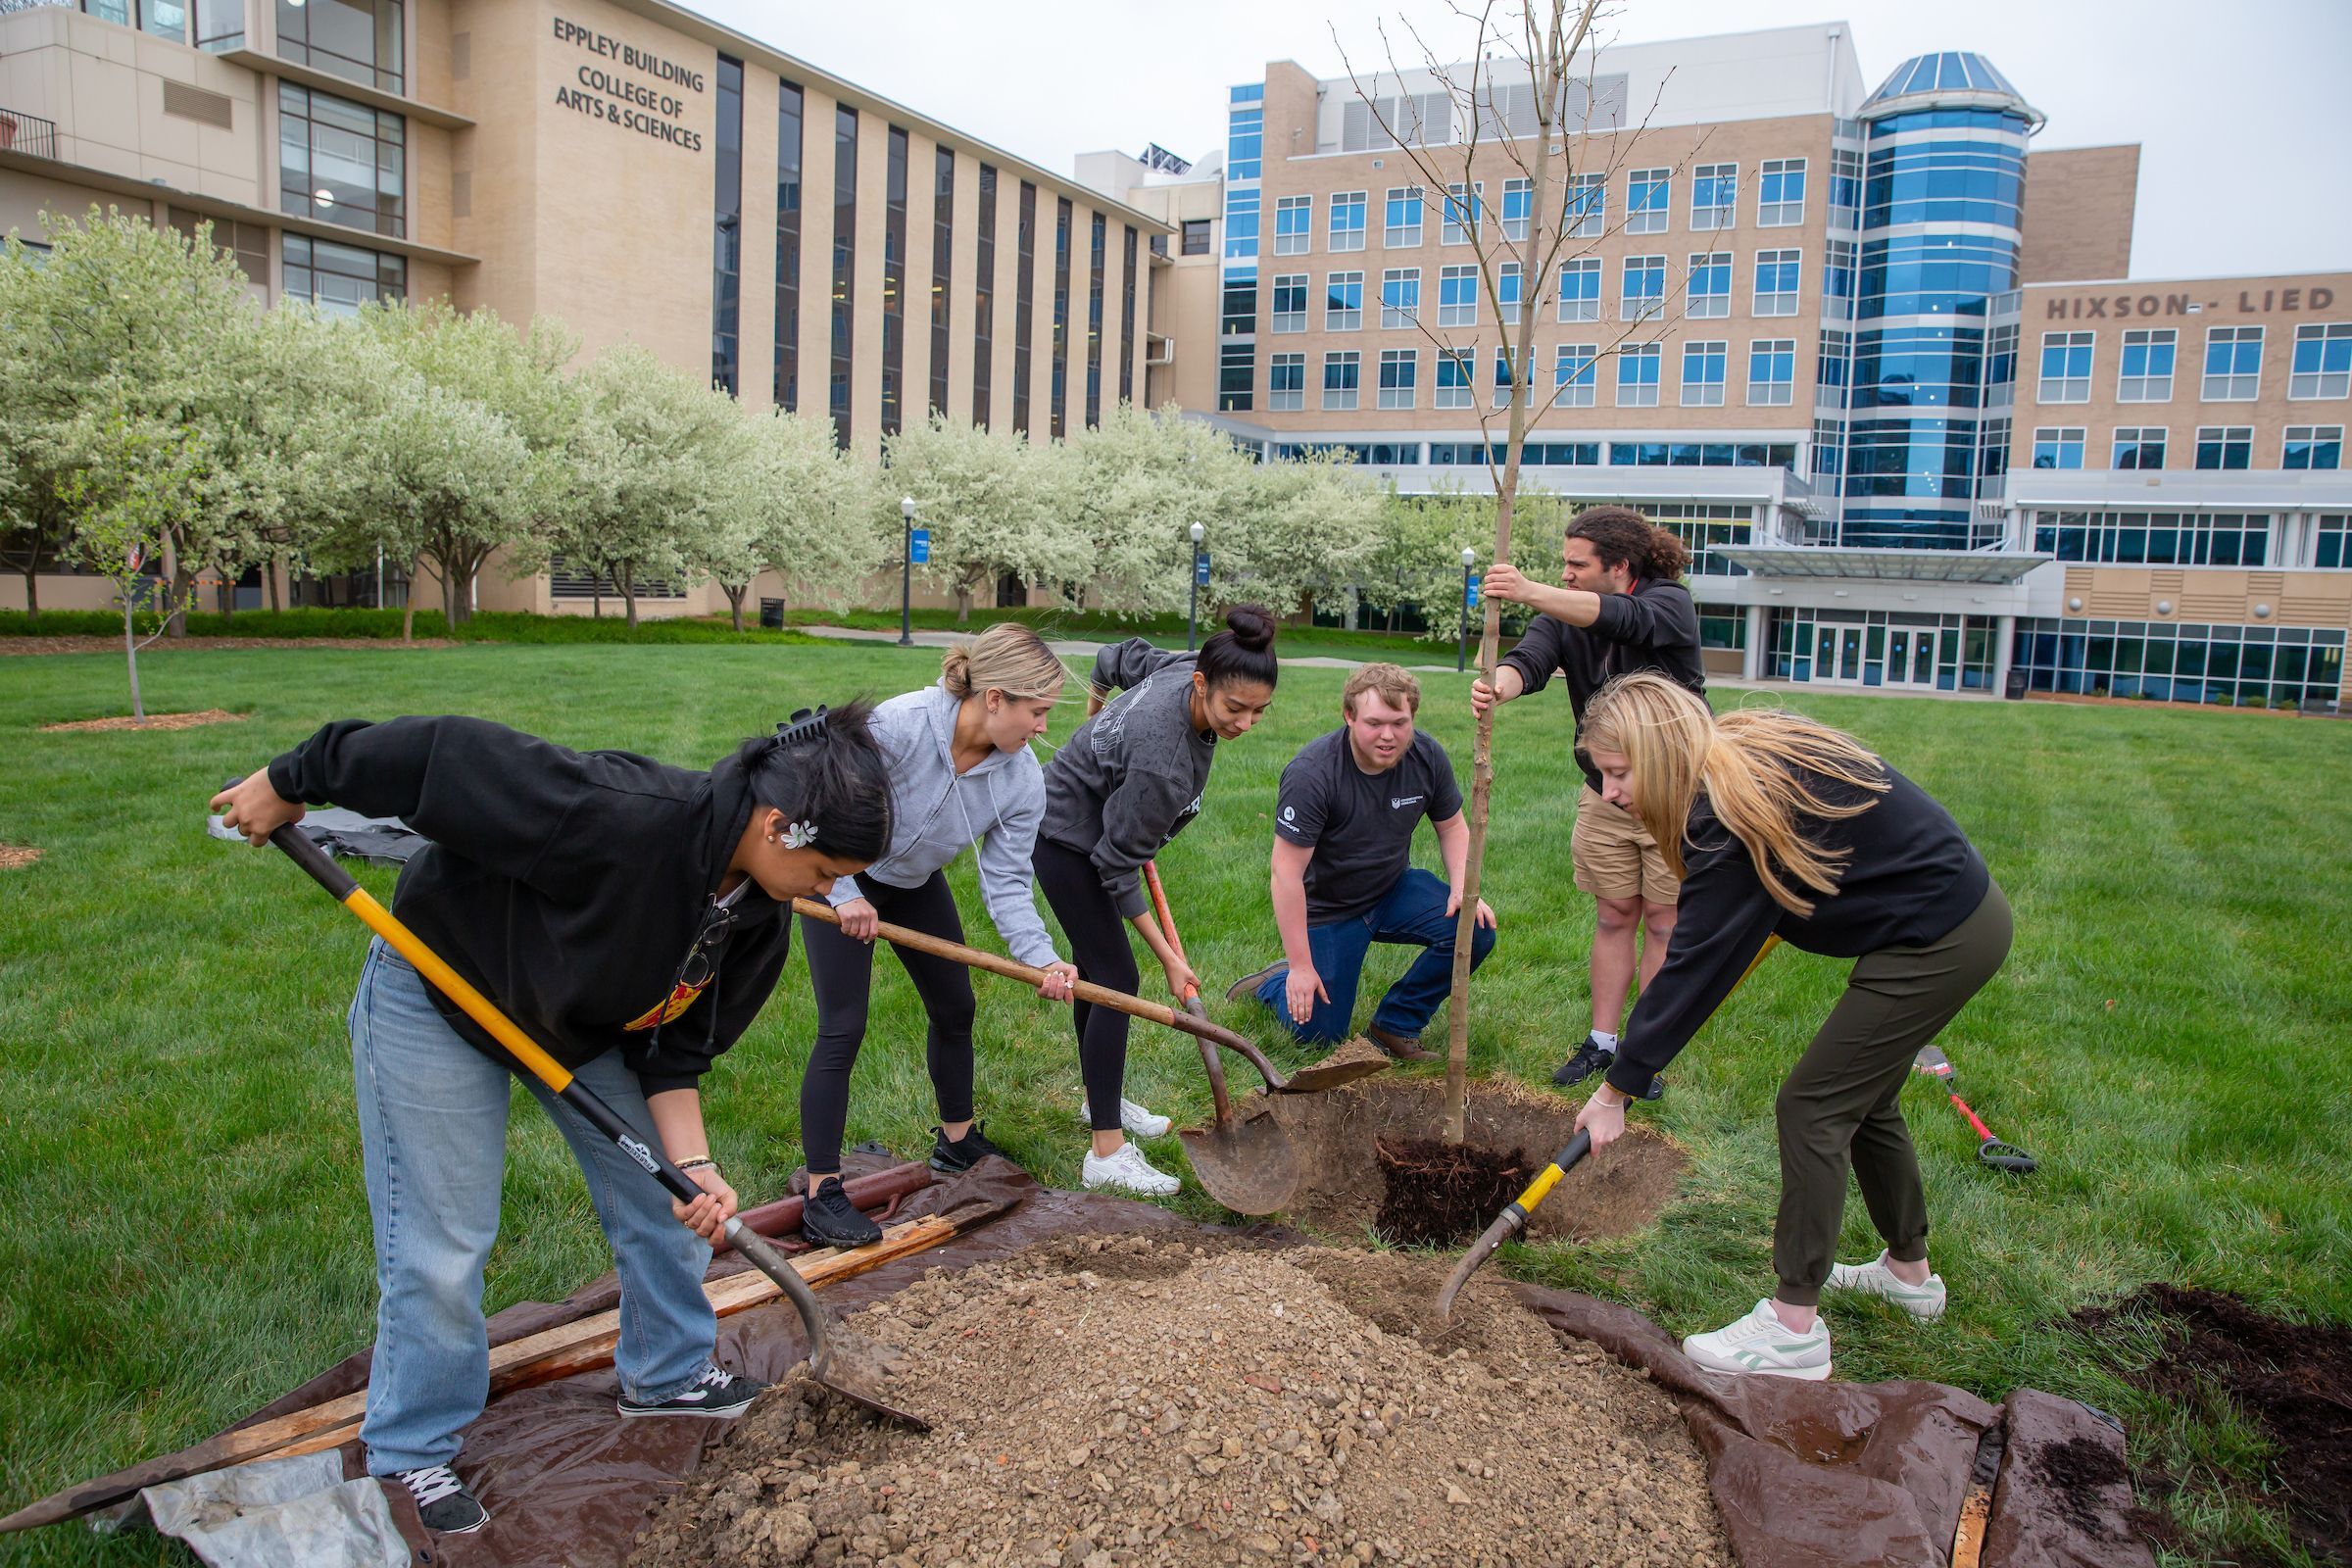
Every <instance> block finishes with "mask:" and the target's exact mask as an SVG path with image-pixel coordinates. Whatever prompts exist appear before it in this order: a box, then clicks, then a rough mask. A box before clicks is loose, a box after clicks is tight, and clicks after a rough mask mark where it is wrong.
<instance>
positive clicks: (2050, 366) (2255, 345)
mask: <svg viewBox="0 0 2352 1568" xmlns="http://www.w3.org/2000/svg"><path fill="white" fill-rule="evenodd" d="M2266 331H2267V328H2265V327H2261V326H2212V327H2207V328H2206V329H2205V366H2204V375H2203V378H2202V380H2201V381H2200V382H2199V385H2198V394H2197V395H2198V398H2199V400H2200V401H2202V402H2206V403H2251V402H2253V401H2254V400H2255V399H2257V398H2259V397H2260V396H2261V395H2262V350H2263V339H2264V334H2265V332H2266ZM2097 336H2098V335H2097V334H2096V333H2095V332H2044V333H2042V334H2041V386H2040V392H2039V396H2040V401H2042V402H2044V403H2088V402H2089V401H2090V385H2091V379H2092V376H2091V357H2092V353H2093V350H2094V348H2095V346H2096V343H2097ZM2179 347H2180V334H2179V333H2178V332H2176V331H2175V330H2174V329H2173V328H2171V327H2169V326H2167V327H2133V328H2131V329H2130V330H2128V331H2126V332H2125V333H2124V341H2123V357H2122V359H2121V361H2120V362H2119V363H2118V365H2117V367H2116V383H2115V400H2116V401H2117V402H2118V403H2169V402H2171V401H2172V397H2173V367H2174V362H2175V359H2176V357H2177V355H2178V352H2179ZM2286 395H2287V396H2288V397H2290V398H2295V399H2317V398H2341V397H2346V396H2352V321H2314V322H2308V323H2306V324H2303V325H2300V326H2297V327H2296V328H2295V341H2294V351H2293V355H2292V358H2291V361H2290V363H2289V366H2288V369H2287V381H2286Z"/></svg>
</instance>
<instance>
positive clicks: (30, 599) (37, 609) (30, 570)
mask: <svg viewBox="0 0 2352 1568" xmlns="http://www.w3.org/2000/svg"><path fill="white" fill-rule="evenodd" d="M40 623H41V545H40V540H39V539H38V537H35V539H34V540H33V543H32V548H31V549H30V550H29V551H28V552H27V553H26V555H25V624H26V625H28V626H38V625H39V624H40Z"/></svg>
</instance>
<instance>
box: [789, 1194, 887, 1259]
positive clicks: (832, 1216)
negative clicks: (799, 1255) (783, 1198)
mask: <svg viewBox="0 0 2352 1568" xmlns="http://www.w3.org/2000/svg"><path fill="white" fill-rule="evenodd" d="M801 1235H802V1236H803V1238H805V1239H806V1240H807V1241H808V1242H809V1245H810V1246H812V1247H871V1246H873V1245H874V1244H875V1243H876V1242H878V1241H880V1240H881V1239H882V1227H881V1226H879V1225H877V1224H875V1223H874V1222H873V1221H872V1220H870V1219H867V1218H866V1217H865V1216H864V1215H863V1214H860V1213H859V1212H858V1205H857V1204H856V1203H853V1202H851V1201H850V1195H849V1194H847V1193H845V1192H843V1191H842V1190H841V1183H839V1182H837V1181H836V1182H827V1183H825V1184H824V1185H823V1186H822V1187H819V1188H817V1189H815V1190H814V1191H813V1192H811V1193H809V1198H808V1201H806V1202H804V1203H803V1204H802V1205H801Z"/></svg>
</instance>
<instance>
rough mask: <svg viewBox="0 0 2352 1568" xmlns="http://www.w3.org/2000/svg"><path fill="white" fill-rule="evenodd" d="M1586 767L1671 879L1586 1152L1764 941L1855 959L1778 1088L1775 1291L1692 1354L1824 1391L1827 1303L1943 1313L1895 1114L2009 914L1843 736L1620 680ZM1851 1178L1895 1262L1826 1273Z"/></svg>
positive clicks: (1972, 990) (1962, 848)
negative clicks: (1664, 914)
mask: <svg viewBox="0 0 2352 1568" xmlns="http://www.w3.org/2000/svg"><path fill="white" fill-rule="evenodd" d="M1585 749H1586V751H1587V752H1588V753H1589V754H1590V755H1591V756H1592V759H1593V765H1594V766H1596V767H1597V768H1598V769H1599V770H1600V775H1601V784H1602V794H1603V796H1604V797H1605V798H1606V799H1607V800H1608V801H1609V802H1610V803H1611V804H1612V805H1616V806H1619V807H1621V808H1623V809H1627V810H1630V811H1632V812H1633V813H1634V814H1635V815H1636V816H1638V817H1640V818H1641V819H1642V824H1643V826H1645V827H1646V828H1647V829H1648V830H1649V832H1650V833H1651V835H1652V836H1653V837H1655V838H1656V840H1657V843H1658V848H1659V849H1660V851H1661V852H1663V853H1664V854H1665V856H1666V857H1667V858H1668V860H1669V861H1671V862H1672V863H1673V865H1674V868H1675V870H1676V871H1677V873H1678V874H1680V875H1681V877H1682V879H1683V883H1682V900H1681V905H1680V909H1681V913H1680V916H1679V918H1678V919H1677V920H1676V922H1675V927H1674V937H1673V940H1672V941H1671V943H1670V944H1669V945H1668V947H1667V951H1666V962H1665V966H1664V967H1663V968H1661V969H1660V970H1659V971H1658V974H1657V978H1656V979H1655V980H1653V981H1651V982H1650V984H1648V985H1647V986H1645V987H1643V988H1642V997H1641V1000H1640V1001H1639V1002H1637V1003H1636V1004H1635V1005H1634V1011H1633V1016H1632V1018H1631V1019H1630V1020H1629V1021H1628V1024H1627V1028H1626V1038H1625V1044H1624V1045H1623V1046H1622V1047H1621V1048H1620V1049H1619V1051H1618V1054H1617V1058H1616V1060H1615V1061H1614V1062H1613V1063H1612V1064H1611V1066H1610V1068H1609V1071H1608V1075H1607V1077H1606V1079H1605V1080H1604V1081H1603V1082H1602V1084H1601V1087H1600V1088H1598V1089H1596V1090H1595V1091H1593V1098H1592V1099H1591V1100H1589V1101H1587V1102H1586V1103H1585V1107H1584V1109H1583V1110H1582V1111H1581V1112H1580V1113H1579V1114H1578V1116H1577V1119H1576V1124H1577V1126H1578V1127H1579V1128H1581V1129H1584V1130H1587V1131H1589V1132H1591V1133H1592V1135H1593V1147H1594V1148H1595V1149H1598V1148H1600V1147H1602V1146H1603V1145H1606V1144H1608V1143H1610V1142H1612V1141H1614V1140H1615V1139H1616V1138H1617V1137H1618V1136H1619V1135H1620V1134H1622V1133H1623V1132H1624V1131H1625V1110H1626V1106H1627V1105H1628V1104H1629V1103H1631V1101H1632V1100H1633V1099H1634V1098H1636V1097H1638V1096H1639V1095H1640V1094H1641V1093H1642V1090H1643V1089H1645V1088H1646V1087H1647V1086H1648V1085H1649V1083H1650V1081H1651V1078H1652V1077H1653V1075H1655V1074H1656V1073H1657V1072H1658V1071H1659V1070H1660V1069H1662V1068H1663V1067H1664V1066H1665V1065H1666V1063H1667V1062H1668V1061H1670V1060H1672V1059H1673V1057H1674V1055H1675V1054H1676V1053H1677V1052H1679V1051H1681V1050H1682V1049H1683V1047H1684V1046H1685V1045H1686V1044H1687V1043H1688V1042H1689V1041H1690V1039H1691V1036H1692V1035H1694V1034H1696V1033H1697V1032H1698V1028H1699V1025H1701V1024H1702V1023H1704V1022H1705V1021H1706V1019H1707V1016H1708V1015H1709V1014H1710V1013H1712V1012H1713V1011H1714V1010H1715V1008H1716V1006H1717V1005H1719V1004H1720V1003H1722V1001H1723V1000H1724V998H1726V997H1727V996H1729V995H1730V994H1731V991H1732V988H1733V987H1734V986H1735V985H1737V984H1739V982H1740V976H1741V975H1742V974H1744V973H1745V972H1746V970H1747V966H1748V964H1749V963H1750V962H1752V961H1753V960H1754V958H1755V956H1756V955H1757V954H1758V953H1760V952H1761V951H1762V950H1763V947H1764V943H1765V941H1766V940H1767V939H1768V938H1770V937H1773V936H1776V935H1777V936H1778V937H1779V938H1780V939H1781V940H1782V941H1784V942H1786V943H1788V944H1789V946H1790V947H1794V948H1801V949H1803V950H1804V951H1806V952H1808V953H1819V954H1825V955H1828V956H1834V957H1841V958H1852V959H1854V960H1856V961H1855V963H1854V968H1853V972H1852V973H1851V974H1850V975H1849V976H1848V977H1847V979H1846V989H1845V994H1844V996H1842V997H1841V998H1839V999H1838V1005H1836V1006H1835V1007H1834V1008H1832V1009H1831V1012H1830V1016H1829V1017H1828V1019H1827V1020H1825V1021H1824V1022H1823V1024H1822V1026H1821V1029H1820V1031H1819V1032H1818V1033H1817V1034H1816V1035H1815V1036H1814V1037H1813V1041H1812V1043H1811V1044H1810V1045H1808V1046H1807V1047H1806V1048H1805V1051H1804V1054H1802V1055H1801V1056H1799V1057H1798V1058H1797V1061H1796V1064H1795V1066H1794V1067H1792V1068H1791V1069H1790V1070H1789V1077H1788V1079H1787V1081H1786V1082H1784V1083H1783V1084H1782V1085H1781V1091H1780V1095H1779V1097H1778V1099H1777V1101H1776V1103H1775V1113H1776V1119H1777V1121H1778V1125H1779V1132H1780V1146H1781V1206H1780V1216H1779V1219H1778V1220H1777V1221H1776V1222H1775V1224H1774V1227H1773V1248H1772V1250H1773V1267H1774V1270H1775V1271H1776V1272H1777V1273H1778V1274H1779V1276H1780V1287H1779V1289H1778V1290H1777V1291H1776V1292H1775V1293H1774V1295H1773V1296H1771V1297H1769V1298H1767V1299H1763V1300H1760V1301H1758V1302H1757V1303H1756V1305H1755V1309H1754V1310H1753V1311H1751V1312H1749V1313H1748V1314H1746V1315H1745V1316H1743V1317H1741V1318H1740V1319H1738V1320H1737V1321H1735V1322H1733V1323H1731V1324H1730V1325H1728V1326H1726V1327H1725V1328H1723V1329H1720V1330H1718V1331H1716V1332H1715V1333H1712V1334H1694V1335H1691V1337H1690V1338H1688V1339H1686V1340H1685V1341H1684V1342H1683V1352H1684V1353H1685V1354H1686V1355H1689V1356H1690V1357H1691V1359H1692V1360H1694V1361H1696V1362H1697V1363H1698V1364H1699V1365H1701V1366H1703V1367H1707V1368H1710V1369H1712V1370H1714V1371H1719V1372H1765V1373H1773V1374H1777V1375H1779V1376H1783V1377H1796V1378H1808V1379H1820V1378H1826V1377H1828V1376H1829V1375H1830V1333H1829V1327H1828V1325H1827V1324H1825V1323H1823V1322H1822V1321H1821V1319H1820V1314H1819V1312H1818V1311H1817V1303H1818V1302H1819V1300H1820V1297H1821V1292H1822V1290H1823V1288H1824V1287H1825V1286H1827V1287H1828V1288H1830V1289H1833V1290H1848V1291H1858V1292H1863V1293H1866V1294H1869V1295H1874V1296H1882V1297H1885V1298H1887V1299H1889V1300H1891V1301H1893V1302H1894V1303H1895V1304H1896V1305H1898V1306H1900V1307H1902V1308H1903V1309H1905V1310H1906V1311H1908V1312H1910V1313H1911V1314H1912V1315H1913V1316H1915V1317H1919V1318H1922V1319H1934V1318H1936V1317H1939V1316H1941V1315H1942V1312H1943V1306H1944V1288H1943V1281H1942V1280H1941V1279H1939V1278H1937V1277H1936V1274H1934V1273H1933V1272H1932V1271H1931V1270H1930V1268H1929V1266H1928V1211H1927V1198H1926V1195H1925V1193H1924V1192H1923V1191H1922V1189H1921V1185H1920V1179H1919V1160H1918V1158H1917V1156H1916V1155H1915V1154H1914V1153H1913V1152H1912V1148H1911V1135H1910V1130H1909V1128H1907V1127H1906V1126H1905V1125H1904V1122H1903V1115H1902V1109H1901V1107H1900V1104H1899V1103H1898V1101H1899V1097H1900V1096H1901V1094H1902V1088H1903V1083H1904V1080H1905V1079H1906V1077H1907V1076H1908V1075H1909V1073H1910V1071H1911V1061H1912V1057H1913V1056H1914V1055H1915V1054H1917V1053H1918V1051H1919V1049H1920V1047H1922V1046H1925V1045H1927V1044H1928V1043H1929V1042H1930V1041H1932V1040H1934V1039H1935V1038H1936V1034H1937V1033H1938V1032H1940V1031H1941V1030H1942V1029H1943V1027H1944V1025H1946V1024H1948V1023H1950V1022H1951V1021H1952V1019H1953V1017H1954V1016H1955V1015H1956V1014H1958V1012H1959V1011H1960V1009H1961V1008H1962V1007H1963V1006H1964V1005H1967V1003H1968V1000H1969V999H1970V998H1971V997H1973V996H1975V995H1976V994H1977V992H1978V991H1979V990H1981V989H1983V987H1984V985H1985V982H1986V981H1988V980H1990V979H1991V978H1992V976H1993V974H1994V972H1995V971H1997V970H1998V969H1999V968H2000V966H2001V962H2002V960H2003V959H2004V958H2005V957H2007V956H2008V953H2009V941H2010V918H2009V905H2008V901H2007V900H2005V899H2004V898H2002V896H2001V890H2000V889H1999V888H1998V887H1997V886H1995V885H1994V883H1993V880H1992V877H1991V874H1990V873H1989V872H1988V871H1987V870H1986V869H1985V861H1984V858H1982V857H1981V856H1979V855H1978V854H1977V852H1976V849H1975V847H1974V846H1972V845H1971V844H1970V843H1969V842H1968V839H1967V837H1966V835H1964V834H1963V833H1962V832H1961V831H1960V827H1959V824H1958V823H1956V822H1954V821H1953V820H1952V817H1951V813H1950V812H1948V811H1946V810H1945V809H1943V808H1942V807H1940V806H1938V805H1936V802H1935V801H1933V800H1932V799H1930V798H1929V796H1928V794H1927V792H1926V791H1925V790H1922V789H1921V788H1920V787H1919V786H1918V785H1916V784H1914V783H1912V782H1911V781H1910V780H1909V779H1907V778H1905V777H1903V775H1902V774H1900V773H1898V772H1896V771H1895V770H1894V769H1893V768H1892V767H1889V766H1888V765H1887V763H1886V762H1885V761H1884V760H1881V759H1880V758H1878V757H1875V756H1873V755H1872V754H1871V753H1870V752H1868V751H1866V750H1864V749H1863V747H1862V746H1861V745H1860V744H1859V743H1857V742H1856V741H1855V740H1854V739H1853V738H1852V737H1851V736H1848V735H1844V734H1841V733H1839V732H1838V731H1837V730H1834V729H1830V728H1828V727H1826V726H1824V725H1821V724H1816V723H1814V722H1813V721H1812V720H1810V719H1806V718H1801V717H1799V716H1797V715H1796V714H1793V713H1784V712H1777V711H1741V712H1733V713H1726V714H1724V715H1722V716H1721V717H1720V718H1718V717H1717V716H1715V715H1714V714H1713V713H1711V712H1710V711H1708V709H1707V705H1706V704H1705V703H1704V702H1703V701H1701V700H1700V699H1699V698H1697V697H1695V696H1693V695H1691V693H1690V692H1689V691H1686V690H1685V689H1684V688H1683V687H1681V686H1680V685H1677V684H1676V683H1675V682H1673V681H1671V680H1668V679H1666V678H1665V677H1664V676H1661V675H1656V674H1648V673H1643V674H1637V675H1628V676H1626V677H1624V678H1623V679H1621V680H1617V681H1613V682H1611V683H1610V684H1609V685H1608V686H1607V687H1605V688H1603V689H1602V691H1601V692H1600V693H1599V695H1598V696H1596V697H1595V698H1594V699H1593V705H1592V707H1591V709H1590V710H1589V711H1587V713H1586V718H1585ZM1849 1166H1850V1167H1851V1169H1852V1171H1853V1173H1854V1177H1855V1180H1856V1182H1857V1183H1858V1184H1859V1185H1860V1187H1861V1189H1862V1199H1863V1201H1864V1202H1865V1203H1866V1204H1867V1205H1868V1206H1869V1209H1870V1218H1871V1223H1872V1224H1873V1225H1875V1226H1876V1227H1877V1228H1878V1231H1879V1234H1880V1236H1881V1237H1883V1238H1884V1239H1885V1241H1886V1243H1887V1249H1886V1250H1885V1251H1884V1252H1882V1253H1881V1254H1880V1255H1879V1256H1878V1257H1876V1258H1874V1259H1872V1260H1871V1261H1870V1262H1867V1263H1859V1264H1854V1263H1838V1262H1836V1261H1835V1251H1834V1250H1835V1248H1836V1246H1837V1241H1838V1225H1839V1222H1840V1220H1841V1218H1842V1217H1843V1214H1844V1211H1845V1178H1846V1171H1847V1169H1848V1167H1849Z"/></svg>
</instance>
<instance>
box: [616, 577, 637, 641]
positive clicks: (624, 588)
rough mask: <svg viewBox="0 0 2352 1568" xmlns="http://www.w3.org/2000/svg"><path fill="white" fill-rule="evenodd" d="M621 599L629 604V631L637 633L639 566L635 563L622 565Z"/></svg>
mask: <svg viewBox="0 0 2352 1568" xmlns="http://www.w3.org/2000/svg"><path fill="white" fill-rule="evenodd" d="M620 597H621V598H622V599H623V600H625V601H627V603H628V607H629V630H631V631H635V630H636V629H637V564H636V563H635V562H633V561H624V562H622V563H621V564H620Z"/></svg>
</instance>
